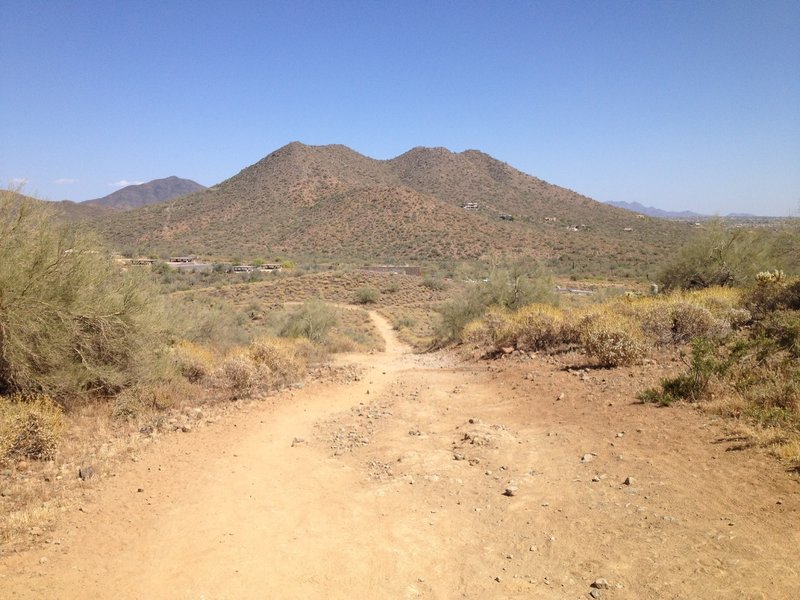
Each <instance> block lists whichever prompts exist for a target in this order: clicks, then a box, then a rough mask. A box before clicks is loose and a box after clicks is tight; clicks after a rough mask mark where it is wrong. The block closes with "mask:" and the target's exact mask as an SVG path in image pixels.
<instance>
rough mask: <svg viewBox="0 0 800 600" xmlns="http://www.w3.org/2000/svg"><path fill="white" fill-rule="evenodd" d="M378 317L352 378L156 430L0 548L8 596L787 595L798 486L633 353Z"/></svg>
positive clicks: (0, 581) (798, 578)
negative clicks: (453, 343)
mask: <svg viewBox="0 0 800 600" xmlns="http://www.w3.org/2000/svg"><path fill="white" fill-rule="evenodd" d="M373 319H374V320H375V323H376V326H377V327H378V328H379V329H380V331H381V333H382V335H383V336H384V337H385V338H386V340H387V346H386V352H385V353H376V354H373V355H359V356H351V357H347V359H346V360H348V361H353V362H356V363H357V364H359V365H361V366H362V367H363V368H364V369H365V371H364V374H363V376H362V377H361V379H360V380H359V381H357V382H354V383H350V384H319V383H316V384H309V385H307V386H306V387H305V388H303V389H301V390H295V391H292V392H290V393H285V394H282V395H281V396H279V397H278V398H277V402H274V403H272V404H266V403H264V404H256V405H255V406H253V407H252V408H251V409H249V410H248V411H245V412H243V413H241V414H237V415H235V416H233V417H231V418H230V419H227V420H225V421H223V422H219V423H216V424H213V425H209V426H208V427H206V428H203V429H199V430H197V431H195V432H194V433H192V434H190V435H182V436H177V435H176V436H172V437H171V438H168V439H167V440H166V441H164V442H163V443H161V444H160V445H158V446H157V447H156V448H153V449H152V450H151V451H150V452H149V453H148V454H146V456H145V457H144V458H143V459H142V460H141V461H139V462H137V463H133V464H131V466H130V468H129V469H127V470H126V471H125V472H124V473H121V474H120V475H119V476H118V477H115V478H110V479H106V480H105V481H104V482H103V483H102V486H101V488H100V489H99V490H98V491H97V493H96V494H95V495H94V496H93V497H92V499H91V501H89V502H87V504H86V505H85V506H84V507H83V511H78V512H75V513H73V514H69V515H65V519H64V523H63V525H62V526H61V527H60V528H59V529H58V530H57V531H56V532H55V533H54V534H53V535H52V536H51V538H50V539H49V540H48V542H49V543H47V544H45V545H44V546H42V547H41V548H38V549H35V550H32V551H30V552H25V553H22V554H19V555H15V556H12V557H7V558H5V559H3V562H2V563H0V598H115V599H116V598H142V599H149V598H187V599H201V598H202V599H223V598H365V599H370V598H545V599H547V598H554V599H555V598H586V597H590V596H588V594H589V592H590V591H592V589H593V588H591V587H590V584H591V583H592V582H593V581H594V580H595V579H598V578H603V579H605V580H607V581H608V582H609V589H601V590H597V591H596V592H595V593H596V594H598V596H602V597H605V598H614V599H616V598H627V599H640V598H659V599H660V598H663V599H677V598H686V599H687V600H688V599H693V598H734V597H735V598H763V599H775V598H788V597H793V596H796V594H797V593H798V592H800V570H799V569H800V567H798V565H797V561H796V551H797V547H798V544H799V543H800V526H799V524H800V486H798V485H797V480H796V478H793V477H792V476H790V475H788V474H787V473H785V472H783V471H781V470H780V468H779V466H778V465H777V464H776V463H775V462H773V461H771V460H770V459H769V458H767V457H765V456H763V455H761V454H759V453H757V452H754V451H746V452H726V449H728V448H729V447H730V446H731V441H730V440H727V441H726V440H725V436H724V430H723V429H722V427H721V425H719V424H717V423H714V422H711V421H709V419H708V418H707V417H704V416H702V415H699V414H698V413H695V412H693V411H691V410H689V409H680V408H675V409H669V410H660V409H656V408H653V407H650V406H642V405H638V404H634V403H632V397H633V396H632V394H633V389H634V385H635V383H636V381H637V380H636V378H637V377H638V376H639V373H638V372H636V371H633V370H632V371H631V372H623V371H620V372H591V373H587V372H580V373H576V372H569V371H567V370H564V369H562V368H561V367H560V365H558V364H556V363H554V362H552V361H548V360H544V359H540V358H533V359H527V358H525V357H522V358H516V359H509V360H504V361H498V362H496V363H488V362H473V363H468V364H460V363H456V362H455V361H454V360H453V359H451V358H448V357H447V356H440V355H426V356H415V355H412V354H410V353H408V351H407V350H406V349H405V348H404V347H403V346H402V345H401V344H400V343H399V342H398V341H397V340H396V338H395V336H394V335H393V332H392V331H391V327H390V326H389V324H388V323H387V322H386V321H385V320H384V319H382V318H381V317H379V316H378V315H375V314H373ZM631 375H633V377H631ZM657 375H658V373H655V374H654V375H653V376H657ZM559 397H560V399H559ZM296 438H302V440H303V441H301V442H299V441H295V442H294V443H293V441H294V440H295V439H296ZM626 477H630V478H631V480H630V482H629V484H628V485H626V484H625V483H624V480H625V479H626ZM509 487H513V488H516V489H515V490H514V491H513V495H511V496H507V495H504V492H505V490H506V488H509Z"/></svg>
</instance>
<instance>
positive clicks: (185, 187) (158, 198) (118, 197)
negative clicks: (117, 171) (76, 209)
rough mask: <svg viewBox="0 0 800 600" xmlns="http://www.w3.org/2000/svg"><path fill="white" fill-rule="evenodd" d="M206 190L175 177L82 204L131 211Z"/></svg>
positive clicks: (130, 186)
mask: <svg viewBox="0 0 800 600" xmlns="http://www.w3.org/2000/svg"><path fill="white" fill-rule="evenodd" d="M204 189H206V188H205V186H202V185H200V184H199V183H197V182H196V181H192V180H191V179H181V178H180V177H175V176H174V175H173V176H171V177H165V178H163V179H153V180H152V181H148V182H147V183H141V184H135V185H128V186H125V187H124V188H122V189H119V190H117V191H116V192H113V193H111V194H108V195H107V196H103V197H102V198H95V199H94V200H86V201H85V202H81V203H80V204H82V205H84V206H104V207H108V208H113V209H116V210H131V209H134V208H139V207H141V206H146V205H148V204H157V203H159V202H166V201H167V200H172V199H173V198H178V197H180V196H185V195H186V194H191V193H192V192H197V191H199V190H204Z"/></svg>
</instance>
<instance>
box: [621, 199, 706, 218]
mask: <svg viewBox="0 0 800 600" xmlns="http://www.w3.org/2000/svg"><path fill="white" fill-rule="evenodd" d="M606 204H610V205H611V206H616V207H617V208H624V209H625V210H631V211H633V212H635V213H639V214H642V215H647V216H648V217H659V218H661V219H698V218H700V219H702V218H708V215H701V214H700V213H696V212H692V211H690V210H682V211H677V212H676V211H670V210H661V209H660V208H655V207H653V206H645V205H644V204H640V203H639V202H623V201H611V202H607V203H606Z"/></svg>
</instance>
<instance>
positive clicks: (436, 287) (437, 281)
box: [420, 275, 447, 292]
mask: <svg viewBox="0 0 800 600" xmlns="http://www.w3.org/2000/svg"><path fill="white" fill-rule="evenodd" d="M420 285H421V286H422V287H424V288H427V289H429V290H432V291H434V292H441V291H444V290H446V289H447V282H446V281H445V280H444V279H442V278H440V277H433V276H431V275H426V276H425V277H424V278H423V279H422V282H421V283H420Z"/></svg>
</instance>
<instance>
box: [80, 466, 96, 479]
mask: <svg viewBox="0 0 800 600" xmlns="http://www.w3.org/2000/svg"><path fill="white" fill-rule="evenodd" d="M92 475H94V468H93V467H92V466H91V465H89V466H86V467H81V468H80V469H78V477H80V478H81V479H83V480H84V481H86V480H87V479H91V478H92Z"/></svg>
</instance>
